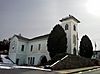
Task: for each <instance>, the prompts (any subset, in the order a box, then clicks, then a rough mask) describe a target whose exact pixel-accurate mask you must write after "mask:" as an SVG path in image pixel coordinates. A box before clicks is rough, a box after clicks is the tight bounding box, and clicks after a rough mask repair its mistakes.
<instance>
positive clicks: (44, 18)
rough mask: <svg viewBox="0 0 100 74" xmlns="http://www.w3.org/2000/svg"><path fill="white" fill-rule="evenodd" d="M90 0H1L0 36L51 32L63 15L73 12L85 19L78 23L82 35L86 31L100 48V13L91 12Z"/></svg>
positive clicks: (0, 38) (34, 35)
mask: <svg viewBox="0 0 100 74" xmlns="http://www.w3.org/2000/svg"><path fill="white" fill-rule="evenodd" d="M88 1H89V0H0V40H3V39H7V38H10V37H12V36H13V35H14V34H19V33H21V34H22V36H24V37H27V38H33V37H36V36H40V35H44V34H48V33H50V31H51V29H52V28H53V27H54V25H56V24H57V23H59V20H60V19H61V18H63V17H66V16H68V15H69V14H71V15H73V16H75V17H76V18H77V19H79V20H80V22H81V23H80V24H79V25H78V31H79V39H81V37H82V36H83V35H85V34H86V35H88V36H89V38H90V39H91V40H92V42H93V43H94V42H96V43H97V49H99V48H100V47H99V46H100V26H99V25H100V15H99V14H98V13H95V14H97V15H95V14H93V13H91V12H92V11H93V10H91V8H90V9H89V6H90V5H89V6H87V5H86V4H87V3H88ZM91 1H92V0H91ZM93 1H96V0H93ZM93 3H94V2H93ZM92 5H93V6H94V7H95V6H96V5H95V4H92ZM98 5H99V4H98ZM95 8H96V7H95ZM95 8H92V9H95Z"/></svg>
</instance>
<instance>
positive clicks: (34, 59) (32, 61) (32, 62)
mask: <svg viewBox="0 0 100 74" xmlns="http://www.w3.org/2000/svg"><path fill="white" fill-rule="evenodd" d="M34 60H35V57H33V60H32V64H33V65H34Z"/></svg>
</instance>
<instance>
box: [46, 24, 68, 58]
mask: <svg viewBox="0 0 100 74" xmlns="http://www.w3.org/2000/svg"><path fill="white" fill-rule="evenodd" d="M47 49H48V52H49V54H50V57H51V58H53V57H54V56H55V55H56V54H59V53H64V52H66V49H67V38H66V33H65V31H64V29H63V28H62V27H61V26H60V25H59V24H57V25H56V26H55V27H54V28H53V30H52V31H51V33H50V34H49V37H48V41H47Z"/></svg>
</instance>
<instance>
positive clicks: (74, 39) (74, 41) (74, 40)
mask: <svg viewBox="0 0 100 74" xmlns="http://www.w3.org/2000/svg"><path fill="white" fill-rule="evenodd" d="M73 43H74V46H76V36H75V35H73Z"/></svg>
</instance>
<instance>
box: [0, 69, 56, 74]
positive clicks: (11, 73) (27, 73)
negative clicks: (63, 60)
mask: <svg viewBox="0 0 100 74" xmlns="http://www.w3.org/2000/svg"><path fill="white" fill-rule="evenodd" d="M0 74H57V73H55V72H44V71H39V70H30V69H12V70H5V69H0Z"/></svg>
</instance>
